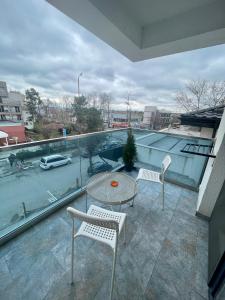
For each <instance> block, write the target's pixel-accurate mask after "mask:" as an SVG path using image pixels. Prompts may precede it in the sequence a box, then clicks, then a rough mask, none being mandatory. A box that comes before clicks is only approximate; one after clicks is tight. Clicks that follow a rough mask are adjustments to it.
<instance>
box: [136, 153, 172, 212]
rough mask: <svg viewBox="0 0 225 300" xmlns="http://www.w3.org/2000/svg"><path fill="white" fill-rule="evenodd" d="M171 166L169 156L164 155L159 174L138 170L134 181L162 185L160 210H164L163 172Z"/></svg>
mask: <svg viewBox="0 0 225 300" xmlns="http://www.w3.org/2000/svg"><path fill="white" fill-rule="evenodd" d="M170 164H171V157H170V156H169V155H166V156H165V158H164V160H163V162H162V168H161V172H160V173H159V172H155V171H151V170H146V169H140V170H139V173H138V176H137V178H136V181H137V182H138V180H147V181H153V182H158V183H160V184H161V185H162V190H161V194H162V207H163V208H162V209H163V210H164V177H165V172H166V171H167V169H168V168H169V166H170Z"/></svg>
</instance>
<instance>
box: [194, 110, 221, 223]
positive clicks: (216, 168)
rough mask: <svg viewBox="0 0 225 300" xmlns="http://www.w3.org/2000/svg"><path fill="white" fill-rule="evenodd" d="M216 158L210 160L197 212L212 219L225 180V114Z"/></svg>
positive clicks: (216, 147)
mask: <svg viewBox="0 0 225 300" xmlns="http://www.w3.org/2000/svg"><path fill="white" fill-rule="evenodd" d="M214 154H215V155H216V158H214V159H213V158H209V160H208V164H207V167H206V170H205V174H204V176H203V179H202V183H201V185H200V188H199V195H198V203H197V212H198V213H199V214H201V215H203V216H206V217H210V216H211V214H212V211H213V208H214V206H215V203H216V201H217V199H218V196H219V193H220V190H221V188H222V185H223V182H224V180H225V112H224V113H223V117H222V119H221V122H220V126H219V129H218V131H217V135H216V142H215V146H214Z"/></svg>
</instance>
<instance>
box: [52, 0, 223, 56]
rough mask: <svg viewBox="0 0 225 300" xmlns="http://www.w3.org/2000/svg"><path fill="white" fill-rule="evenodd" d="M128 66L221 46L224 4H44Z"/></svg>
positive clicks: (103, 0)
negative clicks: (129, 62)
mask: <svg viewBox="0 0 225 300" xmlns="http://www.w3.org/2000/svg"><path fill="white" fill-rule="evenodd" d="M47 1H48V2H50V3H51V4H52V5H54V6H55V7H56V8H58V9H59V10H61V11H62V12H63V13H65V14H66V15H68V16H69V17H71V18H72V19H74V20H75V21H76V22H78V23H79V24H81V25H82V26H84V27H85V28H86V29H88V30H90V31H91V32H92V33H94V34H95V35H96V36H98V37H99V38H100V39H102V40H103V41H105V42H106V43H107V44H109V45H111V46H112V47H113V48H115V49H117V50H118V51H120V52H121V53H122V54H124V55H125V56H127V57H128V58H129V59H130V60H132V61H139V60H143V59H149V58H152V57H158V56H162V55H168V54H172V53H177V52H182V51H187V50H193V49H198V48H202V47H208V46H212V45H217V44H221V43H225V0H82V1H81V0H64V1H62V0H47Z"/></svg>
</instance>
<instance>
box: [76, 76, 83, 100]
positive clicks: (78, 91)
mask: <svg viewBox="0 0 225 300" xmlns="http://www.w3.org/2000/svg"><path fill="white" fill-rule="evenodd" d="M82 75H83V73H82V72H81V73H80V74H79V75H78V78H77V94H78V97H80V77H81V76H82Z"/></svg>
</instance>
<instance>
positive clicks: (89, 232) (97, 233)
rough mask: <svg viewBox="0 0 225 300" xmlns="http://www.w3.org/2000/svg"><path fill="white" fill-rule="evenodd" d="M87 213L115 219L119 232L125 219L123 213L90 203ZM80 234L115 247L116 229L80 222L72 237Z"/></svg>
mask: <svg viewBox="0 0 225 300" xmlns="http://www.w3.org/2000/svg"><path fill="white" fill-rule="evenodd" d="M87 215H88V216H94V217H98V218H101V219H107V220H114V221H117V222H118V223H119V233H120V232H121V230H122V228H123V224H124V222H125V219H126V214H124V213H119V212H114V211H109V210H106V209H103V208H101V207H98V206H95V205H91V206H90V207H89V209H88V212H87ZM81 235H82V236H86V237H89V238H91V239H94V240H97V241H99V242H102V243H105V244H108V245H109V246H110V247H112V248H113V249H115V244H116V231H115V230H113V229H109V228H105V227H100V226H96V225H92V224H90V223H86V222H82V224H81V226H80V228H79V229H78V231H77V233H76V235H75V236H74V237H77V236H81Z"/></svg>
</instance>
